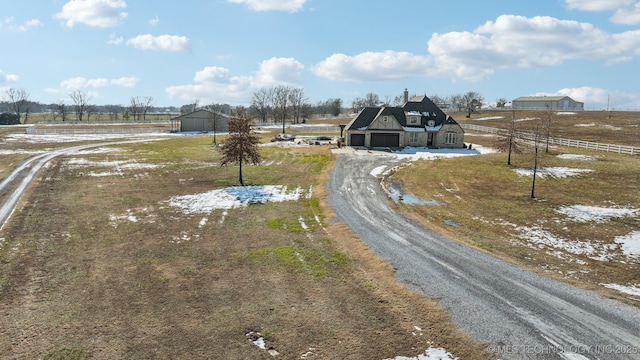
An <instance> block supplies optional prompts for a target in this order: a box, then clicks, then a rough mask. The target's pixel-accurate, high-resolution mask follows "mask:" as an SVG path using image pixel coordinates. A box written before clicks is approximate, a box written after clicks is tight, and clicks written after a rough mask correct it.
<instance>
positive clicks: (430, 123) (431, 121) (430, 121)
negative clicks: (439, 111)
mask: <svg viewBox="0 0 640 360" xmlns="http://www.w3.org/2000/svg"><path fill="white" fill-rule="evenodd" d="M427 126H429V127H434V126H436V122H435V120H429V122H427Z"/></svg>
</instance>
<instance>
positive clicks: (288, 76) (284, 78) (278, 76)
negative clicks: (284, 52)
mask: <svg viewBox="0 0 640 360" xmlns="http://www.w3.org/2000/svg"><path fill="white" fill-rule="evenodd" d="M303 69H304V65H302V64H301V63H300V62H299V61H297V60H296V59H294V58H275V57H274V58H271V59H269V60H264V61H263V62H261V63H260V70H259V72H258V74H257V76H256V80H257V82H258V83H260V84H263V85H264V86H270V85H276V84H299V83H300V74H301V73H302V70H303Z"/></svg>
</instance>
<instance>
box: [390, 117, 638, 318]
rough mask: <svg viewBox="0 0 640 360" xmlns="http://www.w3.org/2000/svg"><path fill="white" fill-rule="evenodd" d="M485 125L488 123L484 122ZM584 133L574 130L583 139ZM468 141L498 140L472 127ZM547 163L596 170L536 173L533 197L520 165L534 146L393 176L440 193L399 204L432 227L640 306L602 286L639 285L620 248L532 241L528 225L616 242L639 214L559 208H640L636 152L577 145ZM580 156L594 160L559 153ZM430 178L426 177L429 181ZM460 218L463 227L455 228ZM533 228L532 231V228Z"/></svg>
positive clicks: (423, 191)
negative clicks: (570, 215) (602, 256)
mask: <svg viewBox="0 0 640 360" xmlns="http://www.w3.org/2000/svg"><path fill="white" fill-rule="evenodd" d="M483 123H484V121H483ZM579 136H582V135H581V134H569V136H568V137H569V138H579ZM465 141H466V142H471V143H474V144H480V145H485V146H491V145H492V139H491V138H490V137H487V136H485V135H483V134H473V133H469V134H466V135H465ZM542 151H543V152H542V156H541V159H540V160H541V163H540V166H541V167H545V168H546V167H568V168H578V169H589V170H592V171H591V172H588V173H583V174H581V175H580V176H573V177H566V178H550V177H547V178H538V179H537V181H536V186H535V195H536V199H531V197H530V195H531V187H532V178H531V177H530V176H520V175H518V174H517V173H516V172H515V171H514V169H515V168H531V167H532V166H533V154H532V149H531V148H527V149H526V151H525V152H524V153H522V154H514V155H512V165H511V166H508V165H507V164H506V162H507V154H504V153H502V154H500V153H498V154H492V155H483V156H472V157H462V158H455V159H442V160H435V161H420V162H416V163H414V164H413V165H411V166H408V167H405V168H403V169H402V170H400V171H399V172H397V173H396V174H394V175H393V176H392V177H391V180H392V181H394V182H396V183H399V184H401V185H402V186H403V187H404V189H405V190H406V191H407V192H409V193H412V194H414V195H416V196H418V197H420V198H422V199H434V200H437V201H439V202H440V203H441V205H440V206H413V205H412V206H404V205H402V206H400V208H402V209H403V210H404V211H406V212H408V213H409V214H410V215H411V216H413V217H414V218H415V219H417V220H418V221H421V222H422V223H424V224H425V225H427V226H428V227H430V228H432V229H434V230H436V231H439V232H441V233H443V234H445V235H446V236H447V237H449V238H452V239H457V240H458V241H461V242H464V243H466V244H469V245H471V246H474V247H476V248H478V249H482V250H483V251H486V252H489V253H491V254H492V255H494V256H497V257H500V258H503V259H506V260H508V261H511V262H513V263H516V264H519V265H521V266H524V267H527V268H529V269H532V270H534V271H536V272H539V273H541V274H544V275H545V276H551V277H554V278H557V279H561V280H563V281H566V282H570V283H573V284H576V285H578V286H581V287H584V288H587V289H592V290H597V291H599V292H601V293H602V294H605V295H607V296H610V297H614V298H618V299H621V300H623V301H625V302H628V303H631V304H634V305H636V306H637V305H640V304H639V303H638V301H637V300H633V298H634V297H633V296H630V295H624V294H621V293H618V292H616V291H613V290H609V289H606V288H604V287H602V286H601V284H607V283H616V284H622V285H633V284H637V283H638V279H639V278H640V261H638V260H637V259H635V260H634V259H629V258H626V257H624V256H623V255H622V253H621V252H620V251H619V250H618V253H617V255H616V256H614V257H613V258H611V259H610V260H609V261H601V260H596V259H594V258H593V257H595V256H597V254H595V256H588V255H584V254H575V253H569V252H567V251H566V250H563V249H561V248H552V247H549V246H544V247H540V246H538V245H535V244H531V243H528V242H527V241H526V240H525V239H526V235H524V237H522V230H523V229H535V228H542V229H544V230H546V231H548V232H549V233H550V234H552V236H554V237H556V238H559V239H564V240H566V241H571V242H574V243H576V244H581V243H584V244H589V243H590V244H595V245H596V246H607V245H609V246H613V247H614V248H615V247H616V245H615V241H614V239H615V237H616V236H623V235H627V234H629V233H631V232H633V231H636V230H637V229H639V228H640V218H638V217H637V216H635V217H621V218H613V219H611V220H610V221H605V222H599V223H595V222H589V223H580V222H573V221H569V220H566V219H565V217H564V216H563V215H561V214H559V213H558V212H557V211H556V210H557V209H559V208H560V207H561V206H572V205H586V206H598V207H623V208H630V209H640V180H639V179H640V162H639V161H640V159H639V158H638V157H637V156H630V155H620V154H613V153H605V152H594V151H585V150H579V149H572V148H555V147H553V148H551V149H550V151H549V153H544V150H542ZM567 153H568V154H581V155H588V156H591V157H592V158H593V159H594V160H588V161H585V160H577V159H576V160H571V159H561V158H558V156H557V155H559V154H567ZM425 179H428V181H425ZM451 224H455V225H457V226H451ZM531 231H533V230H531Z"/></svg>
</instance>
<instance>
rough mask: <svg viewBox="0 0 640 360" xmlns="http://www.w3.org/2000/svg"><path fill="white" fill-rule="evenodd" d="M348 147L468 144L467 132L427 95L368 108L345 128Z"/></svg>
mask: <svg viewBox="0 0 640 360" xmlns="http://www.w3.org/2000/svg"><path fill="white" fill-rule="evenodd" d="M345 143H346V145H347V146H364V147H369V148H375V147H406V146H415V147H432V148H462V147H464V131H463V130H462V127H461V126H460V124H458V123H457V122H456V121H455V120H454V119H453V118H452V117H451V116H447V115H446V114H445V113H444V112H443V111H442V110H440V108H439V107H438V106H437V105H436V104H434V103H433V101H431V99H429V98H428V97H426V96H416V97H413V98H412V99H409V94H408V92H407V90H406V89H405V91H404V105H403V106H402V107H391V106H382V107H365V108H364V109H362V110H361V111H360V112H359V113H358V114H357V115H356V116H355V117H354V118H353V119H352V120H351V121H350V122H349V124H347V125H346V127H345Z"/></svg>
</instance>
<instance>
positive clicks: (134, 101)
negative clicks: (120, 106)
mask: <svg viewBox="0 0 640 360" xmlns="http://www.w3.org/2000/svg"><path fill="white" fill-rule="evenodd" d="M140 113H142V104H140V101H139V98H138V97H135V96H133V97H131V99H129V115H132V116H133V121H136V120H140Z"/></svg>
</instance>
